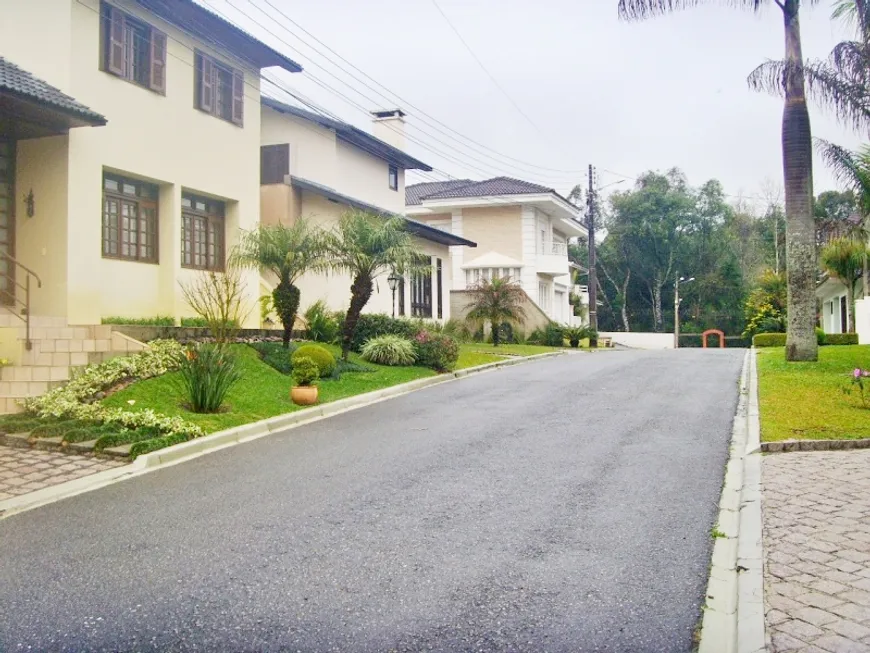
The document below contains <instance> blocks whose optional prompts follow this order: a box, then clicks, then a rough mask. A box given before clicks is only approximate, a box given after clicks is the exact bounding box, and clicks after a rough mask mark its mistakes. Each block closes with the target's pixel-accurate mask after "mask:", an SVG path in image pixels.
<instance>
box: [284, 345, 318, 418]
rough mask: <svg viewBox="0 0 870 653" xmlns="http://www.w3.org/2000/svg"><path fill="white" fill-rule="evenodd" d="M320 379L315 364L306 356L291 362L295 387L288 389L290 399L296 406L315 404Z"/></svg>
mask: <svg viewBox="0 0 870 653" xmlns="http://www.w3.org/2000/svg"><path fill="white" fill-rule="evenodd" d="M318 378H320V369H319V368H318V367H317V363H315V362H314V360H313V359H311V358H309V357H308V356H300V357H299V358H297V359H296V360H294V361H293V380H294V381H295V382H296V385H295V386H293V388H291V389H290V399H292V400H293V403H294V404H296V405H297V406H313V405H314V404H316V403H317V386H316V385H314V383H315V381H317V379H318Z"/></svg>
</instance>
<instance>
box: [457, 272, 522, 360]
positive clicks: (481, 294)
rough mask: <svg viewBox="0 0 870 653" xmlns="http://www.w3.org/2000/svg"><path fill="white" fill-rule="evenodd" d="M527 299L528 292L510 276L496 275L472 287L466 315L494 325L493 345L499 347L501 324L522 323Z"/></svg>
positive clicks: (473, 319)
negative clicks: (524, 304)
mask: <svg viewBox="0 0 870 653" xmlns="http://www.w3.org/2000/svg"><path fill="white" fill-rule="evenodd" d="M525 300H526V293H525V292H524V291H523V289H522V288H521V287H520V285H519V284H516V283H513V282H512V281H511V280H510V279H509V278H499V277H496V278H494V279H492V280H491V281H490V280H489V279H481V280H480V281H479V282H478V283H477V284H476V285H475V286H473V287H472V288H471V301H470V302H469V307H470V310H469V311H468V314H467V316H466V317H467V319H469V320H471V321H472V322H477V323H479V324H484V323H486V322H489V324H490V326H491V327H492V345H493V347H498V345H499V340H500V333H499V326H500V325H501V324H503V323H504V322H508V323H510V324H522V322H523V321H525V319H526V311H525V309H524V308H523V302H525Z"/></svg>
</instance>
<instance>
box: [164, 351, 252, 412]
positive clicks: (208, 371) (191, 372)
mask: <svg viewBox="0 0 870 653" xmlns="http://www.w3.org/2000/svg"><path fill="white" fill-rule="evenodd" d="M178 372H179V377H178V378H179V382H180V385H181V389H182V391H183V393H184V395H185V396H186V397H187V403H188V406H187V407H188V408H189V409H190V410H191V411H193V412H194V413H216V412H218V411H219V410H220V408H221V406H222V405H223V403H224V399H226V396H227V393H229V391H230V390H231V389H232V387H233V386H234V385H235V384H236V383H238V382H239V380H240V379H241V378H242V374H241V372H240V371H239V370H238V368H237V366H236V360H235V357H234V356H233V355H232V354H231V353H230V352H229V350H228V349H227V348H226V347H223V346H221V345H215V344H208V343H203V344H199V345H197V346H195V347H191V348H189V349H187V350H186V351H185V352H184V355H183V359H182V360H181V363H180V366H179V368H178Z"/></svg>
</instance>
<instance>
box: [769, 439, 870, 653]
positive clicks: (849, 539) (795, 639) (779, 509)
mask: <svg viewBox="0 0 870 653" xmlns="http://www.w3.org/2000/svg"><path fill="white" fill-rule="evenodd" d="M762 487H763V491H762V497H763V499H762V506H763V510H764V550H765V553H766V564H765V568H764V584H765V603H766V606H765V609H766V617H767V636H768V641H769V647H770V651H771V652H772V653H778V652H779V651H797V652H799V653H870V451H866V450H864V451H837V452H818V453H815V452H813V453H787V454H777V455H769V456H765V457H764V462H763V471H762Z"/></svg>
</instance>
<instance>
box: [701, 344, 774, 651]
mask: <svg viewBox="0 0 870 653" xmlns="http://www.w3.org/2000/svg"><path fill="white" fill-rule="evenodd" d="M759 440H760V431H759V421H758V379H757V376H756V371H755V352H754V351H747V353H746V356H745V357H744V359H743V372H742V373H741V376H740V398H739V400H738V404H737V413H736V415H735V417H734V426H733V431H732V438H731V456H730V459H729V460H728V465H727V467H726V468H725V483H724V485H723V487H722V498H721V500H720V502H719V519H718V523H717V528H718V529H719V531H720V532H721V533H722V534H723V535H724V537H717V538H715V542H714V545H713V557H712V560H711V564H710V579H709V581H708V584H707V593H706V601H705V607H704V616H703V619H702V622H701V640H700V644H699V646H698V653H759V652H762V651H766V650H767V649H766V644H765V635H764V595H763V592H764V576H763V564H764V558H763V552H762V541H761V492H760V485H761V454H760V452H759Z"/></svg>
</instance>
